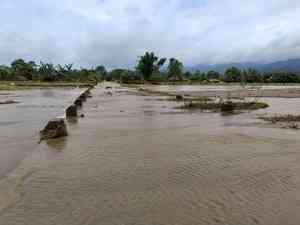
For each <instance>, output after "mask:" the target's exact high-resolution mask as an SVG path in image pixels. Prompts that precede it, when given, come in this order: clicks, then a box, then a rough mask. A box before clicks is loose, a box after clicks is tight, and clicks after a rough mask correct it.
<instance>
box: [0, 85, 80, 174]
mask: <svg viewBox="0 0 300 225" xmlns="http://www.w3.org/2000/svg"><path fill="white" fill-rule="evenodd" d="M80 92H81V90H80V89H68V88H67V89H60V88H48V89H36V90H25V91H12V92H9V93H7V94H6V95H3V96H1V97H0V100H1V101H2V100H3V101H5V100H16V101H18V102H20V103H19V104H16V105H15V104H13V105H0V165H1V166H0V177H2V176H3V175H4V174H6V173H7V172H8V171H10V170H12V169H13V168H15V167H16V165H17V164H18V163H19V162H20V160H22V159H23V158H24V157H25V156H26V155H27V154H29V153H30V152H31V151H32V150H33V149H34V148H36V147H37V145H38V141H39V130H41V129H42V128H43V126H45V124H46V123H47V121H48V120H49V119H52V118H55V117H57V116H62V115H63V114H64V110H65V108H66V107H67V105H68V104H70V103H71V102H72V101H73V100H74V98H75V96H78V95H79V93H80Z"/></svg>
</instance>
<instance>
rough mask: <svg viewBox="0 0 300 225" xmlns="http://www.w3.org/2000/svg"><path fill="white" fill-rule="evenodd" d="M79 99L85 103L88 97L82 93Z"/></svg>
mask: <svg viewBox="0 0 300 225" xmlns="http://www.w3.org/2000/svg"><path fill="white" fill-rule="evenodd" d="M79 99H81V101H83V102H85V101H86V96H85V94H84V93H82V94H81V95H80V96H79Z"/></svg>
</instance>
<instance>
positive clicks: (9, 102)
mask: <svg viewBox="0 0 300 225" xmlns="http://www.w3.org/2000/svg"><path fill="white" fill-rule="evenodd" d="M17 103H19V102H17V101H14V100H7V101H4V102H0V105H7V104H17Z"/></svg>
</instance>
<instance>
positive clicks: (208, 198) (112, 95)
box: [0, 83, 300, 225]
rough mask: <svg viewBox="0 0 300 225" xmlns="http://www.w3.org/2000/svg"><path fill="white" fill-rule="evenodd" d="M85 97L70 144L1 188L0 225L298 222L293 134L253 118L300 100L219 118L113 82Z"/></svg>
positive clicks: (289, 109)
mask: <svg viewBox="0 0 300 225" xmlns="http://www.w3.org/2000/svg"><path fill="white" fill-rule="evenodd" d="M106 86H112V88H111V89H110V90H109V93H108V90H107V89H106V88H105V87H106ZM92 94H93V98H92V99H90V100H88V101H87V102H86V103H85V106H84V108H83V110H84V113H85V114H86V115H87V116H86V118H85V119H83V120H81V121H78V122H77V123H73V124H70V126H71V129H70V134H69V136H68V138H67V139H65V138H62V139H57V140H49V142H43V143H42V144H41V145H39V146H37V147H36V148H35V150H34V152H33V153H32V154H30V155H29V156H28V157H26V158H25V159H24V160H23V161H22V163H21V164H20V165H19V167H18V168H16V169H15V170H13V171H12V172H11V173H10V174H8V175H7V177H6V178H5V179H2V180H1V183H0V209H2V211H1V213H0V224H1V225H24V224H43V225H48V224H49V225H50V224H64V225H82V224H89V225H102V224H103V225H107V224H120V225H121V224H122V225H129V224H130V225H131V224H141V225H142V224H145V225H146V224H147V225H149V224H158V225H170V224H178V225H179V224H180V225H191V224H197V225H198V224H200V225H201V224H203V225H207V224H226V225H237V224H239V225H240V224H245V225H249V224H262V225H281V224H289V225H298V224H299V223H300V215H299V210H300V205H299V196H300V164H299V159H300V151H299V149H300V141H299V131H295V130H282V129H277V128H268V127H265V126H264V122H263V121H261V120H259V119H258V116H262V115H269V114H272V113H274V112H277V111H281V112H282V113H283V114H285V113H293V114H294V113H296V112H299V110H300V109H299V107H300V106H299V104H296V103H297V102H298V99H283V98H271V99H270V98H263V99H261V101H263V102H267V103H268V104H269V105H270V107H269V108H266V109H260V110H257V111H251V112H246V113H242V114H238V115H230V116H222V115H221V114H220V113H205V112H186V111H184V110H180V109H176V107H177V106H180V105H181V104H182V102H180V101H179V102H177V101H157V98H161V96H153V95H148V96H142V95H140V93H139V92H137V91H136V90H133V89H130V88H124V87H118V86H117V85H115V86H114V85H113V84H105V83H104V84H102V85H99V86H98V87H97V88H95V89H94V90H93V91H92ZM168 97H169V96H166V98H168ZM16 106H17V105H16ZM7 138H8V137H6V139H7ZM0 143H1V144H2V146H3V142H2V140H1V142H0ZM1 149H2V148H1Z"/></svg>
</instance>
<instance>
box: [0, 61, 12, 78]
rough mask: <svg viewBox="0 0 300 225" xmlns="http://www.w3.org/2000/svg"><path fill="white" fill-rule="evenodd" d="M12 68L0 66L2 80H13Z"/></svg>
mask: <svg viewBox="0 0 300 225" xmlns="http://www.w3.org/2000/svg"><path fill="white" fill-rule="evenodd" d="M13 79H14V76H13V74H12V71H11V68H10V67H8V66H5V65H2V66H1V65H0V80H13Z"/></svg>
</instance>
